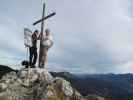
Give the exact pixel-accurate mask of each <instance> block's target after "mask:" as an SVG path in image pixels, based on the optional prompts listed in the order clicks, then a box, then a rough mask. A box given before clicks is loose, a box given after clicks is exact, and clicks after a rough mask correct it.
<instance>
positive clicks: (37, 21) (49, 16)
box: [33, 12, 56, 25]
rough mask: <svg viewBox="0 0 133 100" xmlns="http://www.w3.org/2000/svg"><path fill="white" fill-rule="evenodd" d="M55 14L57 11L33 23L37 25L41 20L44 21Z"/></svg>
mask: <svg viewBox="0 0 133 100" xmlns="http://www.w3.org/2000/svg"><path fill="white" fill-rule="evenodd" d="M55 14H56V13H55V12H53V13H51V14H49V15H48V16H46V17H44V18H42V19H40V20H38V21H36V22H35V23H33V25H36V24H38V23H40V22H42V21H44V20H46V19H48V18H50V17H52V16H54V15H55Z"/></svg>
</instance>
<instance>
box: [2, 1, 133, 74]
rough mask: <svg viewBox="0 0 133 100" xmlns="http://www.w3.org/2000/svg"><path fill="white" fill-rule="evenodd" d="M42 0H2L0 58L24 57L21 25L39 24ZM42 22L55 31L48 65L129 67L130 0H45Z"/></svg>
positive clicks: (11, 61) (132, 46) (103, 69)
mask: <svg viewBox="0 0 133 100" xmlns="http://www.w3.org/2000/svg"><path fill="white" fill-rule="evenodd" d="M41 7H42V4H41V0H0V63H1V64H7V65H12V67H13V68H20V66H15V65H18V64H20V62H21V60H23V59H26V49H25V48H24V39H23V38H24V36H23V29H24V27H27V28H29V29H31V30H32V31H34V29H39V30H40V25H39V24H38V25H37V26H32V23H33V22H35V21H36V20H38V19H40V18H41V11H42V8H41ZM46 10H47V12H46V13H47V14H49V13H51V12H53V11H56V13H57V14H56V16H54V17H52V18H51V19H49V20H47V22H46V25H45V26H46V27H48V28H50V30H51V32H52V34H53V36H54V46H53V47H52V48H51V49H50V51H49V65H48V68H49V70H54V71H70V72H74V73H75V72H76V73H133V1H132V0H47V7H46Z"/></svg>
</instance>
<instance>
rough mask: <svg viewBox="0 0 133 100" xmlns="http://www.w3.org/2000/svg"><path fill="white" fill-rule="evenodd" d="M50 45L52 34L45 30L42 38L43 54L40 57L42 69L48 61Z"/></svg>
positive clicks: (51, 43)
mask: <svg viewBox="0 0 133 100" xmlns="http://www.w3.org/2000/svg"><path fill="white" fill-rule="evenodd" d="M52 45H53V37H52V34H51V33H50V30H49V29H46V30H45V36H44V38H43V52H44V54H43V57H42V62H43V63H44V64H42V66H43V67H45V65H46V63H47V61H48V56H47V53H48V50H49V48H50V47H52Z"/></svg>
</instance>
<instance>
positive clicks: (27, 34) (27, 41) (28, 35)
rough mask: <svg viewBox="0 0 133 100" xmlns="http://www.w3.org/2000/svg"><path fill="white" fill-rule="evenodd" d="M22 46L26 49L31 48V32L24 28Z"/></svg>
mask: <svg viewBox="0 0 133 100" xmlns="http://www.w3.org/2000/svg"><path fill="white" fill-rule="evenodd" d="M24 45H25V46H26V47H32V46H33V44H32V31H31V30H29V29H28V28H24Z"/></svg>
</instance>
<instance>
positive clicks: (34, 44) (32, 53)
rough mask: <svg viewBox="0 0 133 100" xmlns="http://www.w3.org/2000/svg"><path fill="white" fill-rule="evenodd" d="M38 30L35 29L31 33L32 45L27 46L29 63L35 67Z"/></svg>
mask: <svg viewBox="0 0 133 100" xmlns="http://www.w3.org/2000/svg"><path fill="white" fill-rule="evenodd" d="M38 33H39V32H38V30H35V31H34V33H33V34H32V47H30V48H29V51H30V56H29V60H30V61H29V63H30V66H31V67H32V68H35V64H36V61H37V56H38V54H37V40H38Z"/></svg>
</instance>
